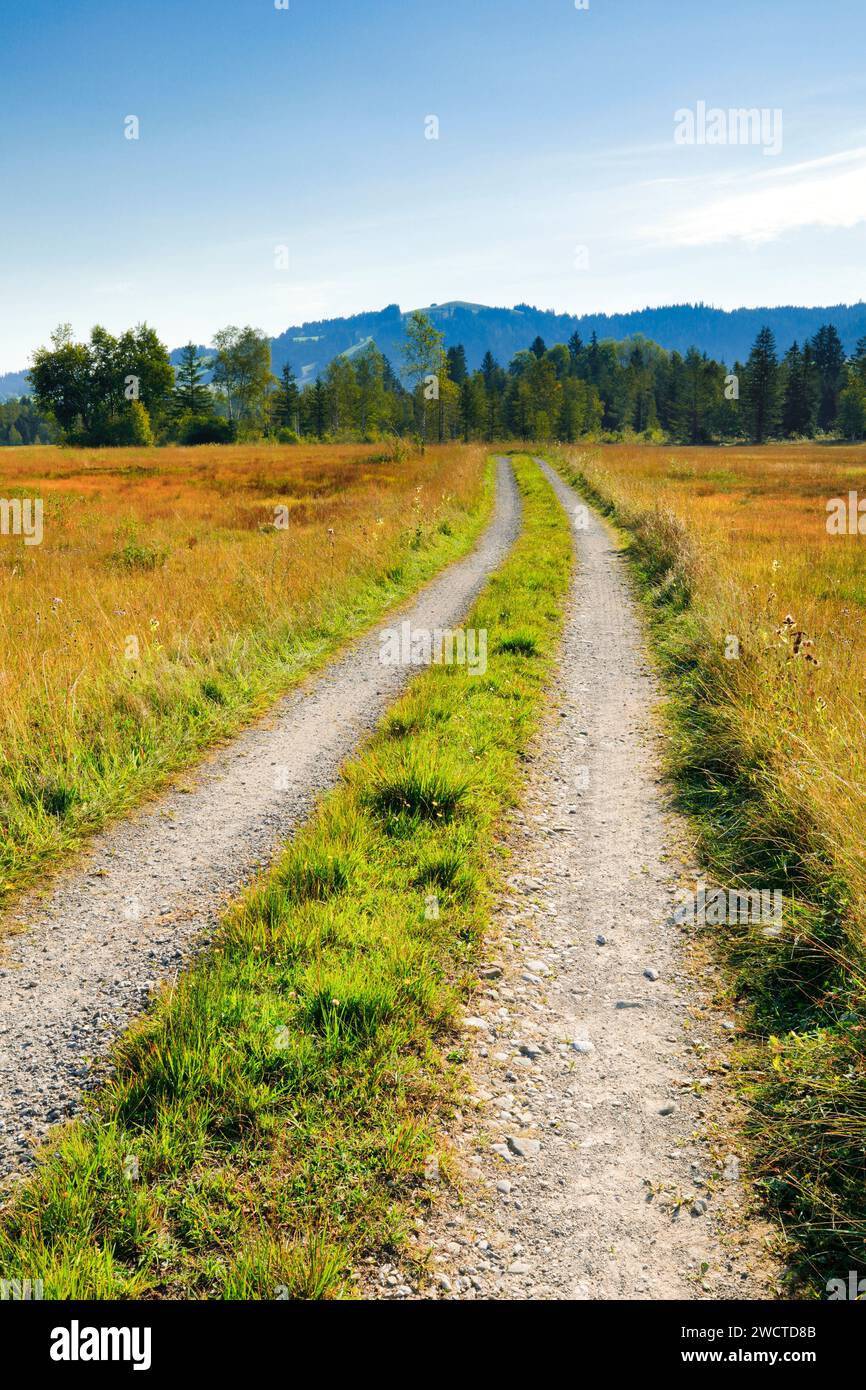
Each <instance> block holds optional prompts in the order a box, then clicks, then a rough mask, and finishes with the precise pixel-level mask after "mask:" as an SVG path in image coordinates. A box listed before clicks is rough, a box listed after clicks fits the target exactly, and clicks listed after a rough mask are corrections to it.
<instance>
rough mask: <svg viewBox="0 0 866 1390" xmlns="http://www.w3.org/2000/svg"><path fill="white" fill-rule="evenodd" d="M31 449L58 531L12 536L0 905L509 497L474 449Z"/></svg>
mask: <svg viewBox="0 0 866 1390" xmlns="http://www.w3.org/2000/svg"><path fill="white" fill-rule="evenodd" d="M7 452H9V451H7ZM16 454H17V455H20V456H21V457H16V459H14V460H0V475H8V474H9V473H10V472H11V470H13V469H16V470H17V472H15V474H14V476H15V478H16V479H18V481H23V482H24V483H26V489H25V490H26V491H27V492H28V493H30V492H33V493H38V494H40V495H42V496H43V497H44V502H45V526H44V532H45V534H44V539H43V542H42V544H41V545H40V546H32V547H28V546H27V545H26V543H25V541H24V540H23V539H22V538H20V537H13V536H8V537H4V538H2V540H0V579H2V583H0V694H2V700H0V905H2V903H3V901H4V899H6V898H8V896H9V895H10V894H11V893H12V892H15V891H17V890H18V889H20V888H21V887H22V886H24V885H25V884H27V883H28V882H33V881H35V880H36V879H37V878H39V877H40V876H44V873H45V871H46V868H47V866H48V865H49V864H52V865H53V864H56V863H57V861H58V860H59V859H61V858H62V857H63V855H64V854H65V853H67V852H68V851H69V850H70V849H72V848H74V847H76V846H77V845H79V844H81V842H82V841H83V840H84V839H85V838H86V837H87V836H88V835H90V834H92V833H93V832H94V831H95V830H97V829H98V828H99V827H100V826H102V825H104V824H105V823H106V822H107V821H108V820H109V819H111V818H113V817H116V816H118V815H121V814H123V813H124V812H127V811H129V809H130V808H131V807H132V806H134V805H135V804H136V803H138V802H139V801H140V800H141V799H142V797H144V796H145V795H146V794H148V793H149V792H152V791H153V790H155V789H156V788H157V787H158V786H159V785H160V784H161V783H163V782H164V781H165V779H166V778H167V777H168V776H169V775H170V774H172V773H174V772H177V771H179V770H180V769H182V768H185V767H187V766H189V765H190V764H191V763H193V762H194V761H195V760H196V759H197V758H198V757H199V756H200V754H201V752H202V751H203V750H204V749H205V748H207V747H208V746H210V745H212V744H214V743H215V742H218V741H219V740H220V739H223V738H227V737H230V736H232V735H233V734H235V733H237V731H238V729H239V728H241V727H242V726H243V725H244V724H245V723H247V722H249V720H250V719H252V718H254V717H255V716H256V715H257V714H260V713H261V712H263V711H264V710H266V709H267V708H268V707H269V706H270V705H272V704H273V702H274V701H275V700H276V699H277V698H279V696H280V695H283V694H285V693H286V692H287V691H288V690H290V689H291V688H292V687H293V686H294V685H296V684H297V683H298V681H299V680H300V679H302V678H303V677H304V676H305V675H307V674H309V673H310V672H311V671H314V670H316V669H317V668H318V667H320V666H321V665H322V664H323V663H324V662H325V661H326V660H327V659H328V658H330V657H331V656H332V655H333V653H334V652H335V650H336V649H337V648H338V647H339V646H340V645H341V644H343V643H344V642H345V641H347V640H348V639H350V638H351V637H353V636H355V635H357V634H358V633H360V632H362V631H363V630H364V629H365V628H367V627H368V626H369V625H370V624H371V623H373V622H374V621H375V620H376V619H377V617H378V616H379V615H380V614H381V613H382V612H383V611H385V610H386V609H387V608H388V607H389V606H390V605H392V604H394V603H397V602H399V601H401V600H403V599H405V598H406V597H408V596H409V595H410V594H412V593H413V592H414V591H415V590H417V589H418V588H419V587H420V585H422V584H423V583H425V582H426V581H427V580H429V579H430V578H432V576H433V575H434V574H435V573H437V572H438V571H439V570H441V569H442V568H443V567H444V566H445V565H447V564H449V563H451V562H453V561H454V560H456V559H458V558H460V557H461V556H462V555H464V554H466V553H467V552H468V551H469V550H470V549H471V547H472V545H473V543H474V542H475V541H476V540H477V538H478V536H479V534H480V532H481V530H482V529H483V527H484V525H485V523H486V522H487V521H488V520H489V517H490V513H491V508H492V503H493V495H494V494H493V472H492V469H491V466H490V464H489V462H488V464H487V466H486V468H485V455H484V453H483V452H482V450H481V449H480V448H478V447H475V446H470V447H468V448H464V447H462V446H458V447H455V448H449V447H445V448H442V449H431V450H430V451H428V453H427V454H426V455H425V456H424V457H423V458H422V457H421V456H420V455H417V454H414V453H413V454H411V455H410V456H407V457H406V458H404V459H403V460H402V461H401V462H400V464H399V466H397V465H395V466H393V467H392V466H390V465H389V464H388V463H387V462H386V461H385V462H383V461H382V460H377V459H376V458H374V457H373V456H372V455H371V453H370V451H369V450H366V451H365V450H363V449H355V450H354V451H352V450H348V449H346V448H330V447H328V446H323V447H321V448H319V449H311V450H305V451H298V450H295V449H293V448H283V449H277V448H270V449H263V448H256V447H253V446H238V447H228V448H223V447H215V448H205V449H204V450H194V449H193V450H183V449H159V450H156V449H154V450H147V449H140V450H119V451H118V450H113V449H106V450H97V451H90V452H89V453H88V452H85V454H84V455H83V456H82V455H80V454H79V452H78V451H75V452H74V453H73V454H72V455H71V456H70V454H69V453H68V452H67V451H60V450H56V449H36V450H29V449H24V450H19V451H16ZM126 459H129V460H131V462H130V464H129V466H128V467H124V466H123V465H124V461H125V460H126ZM2 481H3V477H0V482H2ZM9 481H11V479H10V478H8V477H6V480H5V482H4V486H6V485H7V484H8V482H9ZM275 518H276V521H275ZM278 523H279V524H278ZM283 523H284V524H283Z"/></svg>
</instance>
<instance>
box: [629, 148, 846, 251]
mask: <svg viewBox="0 0 866 1390" xmlns="http://www.w3.org/2000/svg"><path fill="white" fill-rule="evenodd" d="M732 182H733V180H732V178H731V176H727V177H726V178H724V179H718V180H713V181H712V182H708V181H707V180H697V179H695V180H690V181H688V183H687V184H683V185H681V191H682V192H683V193H684V194H685V195H687V197H688V205H687V206H685V207H683V208H682V209H678V210H677V211H675V212H673V213H671V214H668V215H667V216H666V217H664V218H663V219H662V220H661V221H660V222H659V223H657V224H656V225H654V226H652V227H648V228H646V229H645V235H646V236H647V238H648V239H649V240H651V241H656V242H663V243H665V244H667V245H673V246H709V245H713V244H717V243H719V242H726V241H742V242H748V243H751V244H753V245H761V244H763V243H766V242H771V241H776V240H778V239H779V238H780V237H782V236H784V235H785V234H786V233H787V232H794V231H797V230H798V229H800V228H805V227H839V228H844V227H854V226H856V225H857V224H858V223H861V222H866V147H860V148H857V149H852V150H846V151H844V152H843V153H840V154H836V155H829V156H826V157H824V158H822V159H814V160H809V161H807V162H806V163H801V164H796V165H789V166H787V167H785V168H774V169H772V170H767V171H762V172H761V173H760V174H753V175H751V176H749V178H748V179H747V180H745V181H742V180H738V181H737V187H736V191H727V189H728V188H729V187H730V185H731V183H732Z"/></svg>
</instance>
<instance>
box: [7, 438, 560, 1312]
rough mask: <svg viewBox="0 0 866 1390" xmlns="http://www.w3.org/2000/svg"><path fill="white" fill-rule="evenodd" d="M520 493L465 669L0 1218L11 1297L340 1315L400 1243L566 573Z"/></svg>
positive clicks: (126, 1061)
mask: <svg viewBox="0 0 866 1390" xmlns="http://www.w3.org/2000/svg"><path fill="white" fill-rule="evenodd" d="M515 470H516V474H517V478H518V483H519V486H520V491H521V494H522V499H523V507H524V531H523V533H522V535H521V537H520V539H519V540H518V541H517V543H516V545H515V546H514V549H513V550H512V552H511V554H510V555H509V557H508V559H507V561H506V562H505V564H504V565H503V566H502V567H501V569H500V570H499V571H498V572H497V573H496V574H495V575H493V576H492V577H491V579H490V580H489V582H488V584H487V586H486V588H485V589H484V591H483V593H482V595H481V597H480V598H479V600H478V602H477V603H476V604H475V607H474V608H473V610H472V613H471V614H470V615H469V618H468V619H467V622H466V627H465V629H464V631H465V633H466V636H467V641H466V650H467V652H470V651H471V652H473V653H474V658H475V659H474V660H473V662H472V664H471V665H470V664H469V663H468V662H467V661H460V660H454V661H452V662H450V663H448V662H447V661H446V662H443V663H441V664H435V665H433V666H431V667H429V668H428V669H427V670H425V671H424V672H423V673H422V674H421V675H419V677H418V678H417V679H416V680H415V681H414V682H413V684H412V685H411V687H410V689H409V692H408V693H407V695H406V696H405V697H404V698H403V699H402V700H400V702H399V703H398V704H397V705H396V706H395V707H394V708H393V709H392V710H391V711H390V713H389V715H388V716H387V718H386V720H385V721H384V724H383V727H382V728H381V730H380V731H379V733H378V734H377V735H376V736H375V738H374V739H373V740H372V741H371V742H370V743H369V744H368V745H367V747H366V748H365V750H364V751H363V752H362V754H361V755H360V756H359V758H358V759H357V760H356V761H354V762H352V763H351V764H350V765H348V766H347V768H346V769H345V771H344V776H343V780H342V783H341V785H340V786H339V787H338V788H337V789H336V790H335V791H334V792H332V793H331V794H330V795H329V796H327V797H326V798H325V799H324V800H323V802H322V804H321V806H320V809H319V811H318V813H317V815H316V816H315V817H314V819H313V820H312V821H311V822H310V824H309V825H308V826H307V827H306V828H305V829H304V831H303V832H302V833H301V834H300V835H299V836H298V837H297V838H296V839H295V840H294V841H293V842H292V843H291V845H290V846H289V847H288V848H287V850H286V852H285V854H284V855H283V856H282V858H281V859H280V860H279V862H278V863H277V864H276V865H275V867H274V868H273V870H272V872H270V873H269V874H268V875H267V876H266V877H265V878H264V879H263V880H262V881H261V882H259V883H258V884H257V885H255V886H254V887H253V889H252V890H251V891H250V892H249V893H248V894H247V895H246V896H245V897H244V898H243V899H242V900H240V901H239V903H238V904H237V905H236V906H235V907H234V908H233V909H232V910H231V911H230V913H229V914H228V916H227V918H226V919H225V921H224V922H223V925H222V928H221V931H220V933H219V935H218V939H217V942H216V947H215V949H213V950H212V951H211V952H210V953H208V955H207V956H205V957H203V958H202V959H201V961H200V962H199V963H198V964H197V966H196V967H195V968H193V969H192V970H190V971H189V972H188V973H187V974H186V975H184V976H182V977H181V979H180V980H179V981H178V983H177V985H176V987H174V988H173V989H171V990H166V991H165V992H164V993H163V994H162V995H161V997H160V998H159V999H158V1000H157V1001H156V1003H155V1007H154V1009H153V1010H152V1012H151V1013H150V1014H148V1015H147V1016H146V1017H145V1018H144V1019H143V1020H142V1021H141V1022H140V1023H139V1024H138V1025H137V1026H136V1027H135V1028H133V1029H132V1031H131V1032H130V1033H129V1034H128V1035H127V1036H126V1037H125V1039H124V1040H123V1042H122V1044H121V1045H120V1047H119V1048H118V1051H117V1056H116V1073H115V1076H114V1078H113V1080H112V1081H111V1082H110V1084H108V1085H107V1086H106V1087H105V1089H104V1090H103V1091H101V1092H100V1093H99V1094H98V1095H97V1096H96V1097H94V1099H93V1101H92V1105H91V1113H90V1114H89V1116H88V1118H87V1119H86V1121H84V1122H82V1123H78V1124H76V1125H75V1126H73V1127H71V1128H70V1129H68V1130H67V1131H65V1132H64V1133H63V1134H62V1135H61V1136H60V1137H59V1139H58V1140H57V1141H56V1144H55V1147H54V1149H53V1151H52V1152H51V1153H50V1154H49V1155H48V1156H47V1157H46V1159H45V1161H44V1162H43V1164H42V1165H41V1166H40V1168H39V1169H38V1170H37V1172H36V1174H35V1175H34V1176H33V1177H32V1178H29V1179H27V1181H26V1182H24V1183H23V1184H21V1185H20V1186H19V1187H18V1188H17V1189H16V1191H15V1193H14V1195H12V1196H11V1197H10V1199H9V1201H8V1202H7V1204H6V1207H5V1209H4V1211H3V1213H2V1221H0V1276H2V1277H3V1278H4V1279H22V1280H23V1279H28V1278H29V1279H31V1280H36V1279H41V1280H42V1281H43V1292H44V1297H45V1298H49V1299H63V1298H76V1297H79V1298H81V1297H83V1298H89V1299H108V1298H117V1297H120V1298H148V1297H162V1298H166V1297H168V1298H204V1297H207V1298H252V1299H271V1298H298V1297H301V1298H318V1297H338V1296H342V1295H345V1294H346V1293H347V1292H349V1293H350V1292H351V1289H352V1283H351V1277H352V1270H353V1268H354V1267H356V1266H357V1264H358V1262H359V1260H360V1259H361V1258H362V1257H363V1256H364V1254H365V1253H367V1252H370V1251H375V1250H381V1249H382V1248H383V1247H384V1246H386V1245H391V1244H394V1243H398V1242H399V1240H400V1238H401V1234H402V1231H403V1228H404V1224H405V1222H406V1216H407V1210H408V1199H409V1197H410V1196H411V1194H412V1193H413V1192H414V1193H418V1192H419V1191H421V1192H423V1191H424V1189H425V1177H424V1173H425V1168H427V1167H428V1165H429V1162H430V1159H431V1155H434V1154H436V1151H437V1137H436V1136H437V1133H439V1132H441V1130H442V1128H443V1122H444V1119H445V1116H446V1114H447V1110H448V1107H449V1105H453V1102H454V1098H455V1095H456V1094H457V1092H458V1090H459V1086H460V1077H461V1070H460V1065H459V1064H460V1061H461V1059H462V1058H461V1052H460V1047H459V1042H458V1041H456V1040H455V1027H456V1025H457V1023H458V1020H459V1017H460V1013H461V1000H462V998H463V996H464V994H465V992H466V991H467V990H468V989H470V988H471V987H472V985H473V983H474V963H475V961H476V958H477V953H478V949H479V943H480V941H481V939H482V935H483V932H484V928H485V925H486V921H487V918H488V914H489V906H490V901H491V896H492V893H493V890H494V887H495V879H496V872H497V871H496V854H495V849H496V843H497V827H498V824H499V822H500V819H501V817H502V815H503V813H504V811H505V810H506V808H508V807H509V806H511V805H513V804H514V801H515V798H516V795H517V793H518V791H519V788H520V785H521V759H522V757H523V754H524V752H525V750H526V748H527V744H528V741H529V739H530V737H531V735H532V733H533V731H534V730H535V728H536V727H537V724H538V720H539V718H540V715H541V712H542V708H543V703H544V692H545V683H546V680H547V677H548V675H549V672H550V669H551V664H552V662H553V660H554V658H555V655H556V651H557V646H558V641H559V637H560V633H561V627H562V618H563V609H564V603H565V597H566V592H567V588H568V583H569V577H570V573H571V565H572V547H571V539H570V534H569V526H568V522H567V519H566V517H565V515H564V513H563V512H562V510H561V508H560V506H559V504H558V502H557V501H556V499H555V496H554V494H553V492H552V490H551V488H550V487H549V485H548V483H547V482H546V481H545V480H544V479H543V478H542V477H541V475H540V473H539V471H538V469H537V468H536V466H535V465H534V464H533V463H532V462H531V461H530V460H529V459H527V458H523V457H521V458H518V459H516V460H515ZM473 635H474V636H473ZM472 641H474V643H475V646H474V648H473V646H472ZM455 650H456V651H457V652H458V653H459V651H460V646H459V643H455ZM482 651H483V652H485V653H486V656H485V658H484V659H483V660H482V659H480V654H481V652H482ZM446 652H447V648H446ZM441 1157H442V1162H443V1166H445V1167H447V1155H445V1154H443V1155H442V1156H441Z"/></svg>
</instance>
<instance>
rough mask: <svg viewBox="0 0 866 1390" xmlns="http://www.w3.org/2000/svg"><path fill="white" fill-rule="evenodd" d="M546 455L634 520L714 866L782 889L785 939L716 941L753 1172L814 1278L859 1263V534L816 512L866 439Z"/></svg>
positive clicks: (862, 889) (689, 789) (865, 868)
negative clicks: (739, 1018) (733, 995)
mask: <svg viewBox="0 0 866 1390" xmlns="http://www.w3.org/2000/svg"><path fill="white" fill-rule="evenodd" d="M558 466H559V467H560V469H561V471H562V472H563V473H564V475H565V476H566V477H568V478H569V479H570V480H572V481H574V482H576V483H578V485H579V486H581V487H582V488H583V490H584V492H585V493H586V495H587V496H588V497H589V499H590V500H591V501H593V502H594V503H596V505H598V506H600V507H601V509H602V510H603V511H606V512H607V513H608V514H609V515H610V516H611V517H612V518H613V519H614V520H615V521H616V522H617V523H618V524H619V525H620V526H621V527H623V528H625V532H626V535H627V537H628V550H629V554H630V557H631V559H632V560H633V562H634V564H635V566H636V569H637V572H638V574H639V577H640V580H641V583H642V586H643V591H644V594H645V596H646V598H647V603H648V611H649V614H650V617H651V621H652V631H653V637H654V644H655V648H656V651H657V653H658V655H659V657H660V659H661V663H662V670H663V673H664V675H665V677H666V681H667V685H668V690H669V692H670V696H671V700H670V714H671V719H670V722H669V730H670V750H671V768H672V772H673V774H674V777H675V779H676V784H677V787H678V789H679V796H680V801H681V804H682V806H683V808H684V809H685V810H686V811H687V812H688V813H689V814H690V815H691V817H692V819H693V824H694V825H695V827H696V829H697V831H698V834H699V845H700V849H701V853H702V855H703V858H704V860H705V862H706V864H707V867H708V868H709V870H710V871H711V872H712V873H713V875H714V877H715V878H716V879H717V881H718V882H719V883H721V884H723V885H725V886H733V887H765V888H770V887H772V888H781V889H782V890H784V892H785V893H786V895H787V901H788V922H787V928H786V930H785V931H784V933H783V934H782V935H781V936H780V937H778V938H776V937H774V936H772V935H770V936H768V935H766V934H764V933H763V932H762V931H761V930H760V929H758V930H755V929H749V928H746V927H736V928H727V929H726V934H725V937H724V939H723V940H721V941H720V943H719V944H720V945H721V946H722V948H723V950H724V952H725V955H726V958H727V962H728V964H729V966H730V967H731V969H732V972H733V975H732V978H733V980H734V982H735V989H736V990H737V992H738V994H739V997H740V999H741V1001H742V1002H743V1004H744V1006H745V1007H746V1008H747V1010H748V1014H747V1016H748V1018H749V1020H750V1024H751V1029H752V1034H751V1037H750V1039H749V1041H748V1044H747V1046H746V1047H745V1049H744V1050H743V1052H742V1055H741V1058H740V1062H741V1070H740V1080H741V1084H742V1086H743V1089H744V1092H745V1093H746V1094H747V1096H748V1098H749V1100H750V1102H751V1111H750V1115H751V1118H750V1122H749V1124H750V1129H751V1131H752V1134H753V1137H754V1144H753V1165H754V1175H755V1176H756V1178H757V1181H758V1183H759V1185H760V1186H761V1188H762V1190H763V1192H764V1195H765V1197H766V1200H767V1202H768V1204H769V1206H770V1207H771V1209H772V1210H773V1211H774V1212H775V1213H776V1214H777V1215H778V1217H779V1220H780V1225H781V1228H782V1230H783V1231H784V1233H785V1236H786V1237H787V1239H788V1242H789V1245H790V1259H791V1264H792V1268H793V1269H794V1270H795V1271H797V1273H798V1274H799V1276H800V1277H801V1278H802V1280H803V1281H804V1284H803V1286H802V1287H804V1288H806V1289H807V1290H811V1291H813V1292H814V1293H816V1294H817V1295H818V1296H821V1294H822V1292H823V1289H824V1284H825V1282H826V1279H827V1278H830V1277H837V1276H838V1275H839V1274H840V1272H841V1273H842V1274H844V1275H846V1276H847V1271H848V1269H849V1268H858V1267H862V1266H863V1263H864V1260H866V1200H864V1195H863V1194H864V1191H866V1145H864V1139H866V1044H864V1039H866V995H864V979H866V858H864V855H863V852H862V845H863V840H864V835H866V746H864V737H863V735H864V718H863V692H864V684H863V672H864V666H866V625H864V606H866V586H864V582H863V577H864V573H866V569H864V551H863V548H862V547H863V545H866V540H864V539H863V538H859V537H850V538H849V537H839V538H833V537H829V536H828V535H827V531H826V525H825V523H826V501H827V499H829V498H831V497H838V496H845V495H846V494H847V492H848V490H849V488H854V489H856V488H857V487H858V486H859V487H860V489H861V491H862V489H863V485H864V480H866V450H864V449H863V448H850V449H849V448H845V449H833V450H832V451H831V450H828V449H826V448H820V447H815V446H809V447H801V446H793V447H788V448H781V447H780V448H770V449H763V450H747V449H726V450H724V451H720V450H716V449H706V450H701V449H688V450H682V451H680V452H677V451H671V450H669V449H656V448H635V447H631V448H608V449H597V450H592V451H583V452H581V451H566V452H565V453H564V454H563V455H562V456H561V457H560V458H559V459H558ZM732 639H735V640H734V641H733V642H732Z"/></svg>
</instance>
